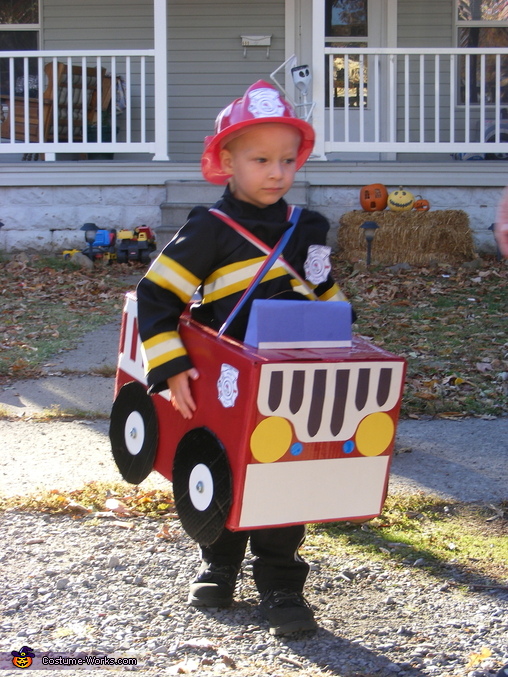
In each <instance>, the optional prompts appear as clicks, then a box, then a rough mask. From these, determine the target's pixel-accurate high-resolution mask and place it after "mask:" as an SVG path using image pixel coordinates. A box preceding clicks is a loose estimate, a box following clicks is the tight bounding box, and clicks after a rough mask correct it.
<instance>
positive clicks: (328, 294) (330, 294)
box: [319, 284, 347, 301]
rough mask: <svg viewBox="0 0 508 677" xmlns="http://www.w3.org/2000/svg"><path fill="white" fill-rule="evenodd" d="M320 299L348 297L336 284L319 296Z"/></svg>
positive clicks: (342, 299) (339, 299) (335, 299)
mask: <svg viewBox="0 0 508 677" xmlns="http://www.w3.org/2000/svg"><path fill="white" fill-rule="evenodd" d="M319 300H320V301H347V298H346V297H345V296H344V294H343V293H342V292H341V290H340V289H339V287H338V286H337V285H336V284H334V285H333V286H332V287H330V289H327V290H326V291H325V292H323V293H322V294H321V296H320V297H319Z"/></svg>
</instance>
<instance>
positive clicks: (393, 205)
mask: <svg viewBox="0 0 508 677" xmlns="http://www.w3.org/2000/svg"><path fill="white" fill-rule="evenodd" d="M414 201H415V197H414V195H413V193H410V192H409V190H406V189H405V188H403V187H402V186H399V187H398V188H397V190H394V191H392V192H391V193H390V195H388V207H389V208H390V209H391V210H392V212H406V211H408V210H409V209H413V204H414Z"/></svg>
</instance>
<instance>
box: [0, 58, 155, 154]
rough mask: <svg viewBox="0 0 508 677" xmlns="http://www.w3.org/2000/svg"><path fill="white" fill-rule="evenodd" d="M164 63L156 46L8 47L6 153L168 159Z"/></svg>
mask: <svg viewBox="0 0 508 677" xmlns="http://www.w3.org/2000/svg"><path fill="white" fill-rule="evenodd" d="M157 63H158V60H157V59H156V58H155V50H154V49H146V50H139V49H136V50H101V51H96V50H80V51H77V50H65V51H62V50H58V51H34V52H22V53H20V52H0V124H1V134H0V137H1V139H0V154H7V153H17V154H19V153H22V154H35V153H38V154H41V153H44V154H45V159H46V160H54V159H55V154H56V153H66V154H68V153H72V154H75V153H78V154H80V155H81V156H82V157H87V156H88V157H89V154H101V156H102V157H104V155H103V154H112V153H135V154H140V153H144V154H147V153H148V154H152V155H153V156H154V157H153V159H161V160H164V159H166V160H167V159H168V157H167V114H166V109H167V101H166V86H165V82H166V80H165V74H164V73H162V74H161V75H162V78H163V82H161V79H162V78H161V77H158V73H157V67H158V66H157ZM156 82H158V83H159V85H161V86H158V87H155V83H156ZM162 84H164V86H162ZM161 99H162V100H161ZM106 157H107V156H106Z"/></svg>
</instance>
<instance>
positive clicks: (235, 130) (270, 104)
mask: <svg viewBox="0 0 508 677" xmlns="http://www.w3.org/2000/svg"><path fill="white" fill-rule="evenodd" d="M267 122H272V123H274V122H278V123H282V124H286V125H291V126H292V127H295V128H296V129H297V130H298V131H299V132H300V135H301V142H300V147H299V149H298V155H297V158H296V168H297V169H300V167H301V166H302V165H303V164H304V162H305V161H306V160H307V158H308V157H309V155H310V154H311V151H312V148H313V147H314V138H315V134H314V130H313V128H312V127H311V125H310V124H309V123H308V122H305V120H301V119H300V118H298V117H296V114H295V111H294V110H293V107H292V106H291V105H290V104H289V103H288V102H287V101H286V100H285V99H283V98H282V96H281V95H280V93H279V90H278V89H276V88H275V87H274V86H273V85H270V84H269V83H268V82H265V81H264V80H258V81H257V82H255V83H254V84H253V85H251V86H250V87H249V88H248V89H247V91H246V92H245V94H244V95H243V96H242V98H240V99H236V100H235V101H233V102H232V103H230V104H229V106H227V107H226V108H224V110H222V111H221V112H220V113H219V115H218V116H217V119H216V120H215V134H214V135H213V136H207V137H205V149H204V151H203V155H202V156H201V171H202V173H203V176H204V177H205V179H206V180H207V181H210V183H217V184H226V183H227V182H228V179H229V178H230V175H229V174H226V173H225V172H223V170H222V168H221V162H220V151H221V150H222V148H224V145H225V143H226V140H227V139H228V137H230V136H231V135H233V134H235V135H236V136H238V135H239V133H241V130H245V131H247V129H248V128H249V127H250V126H251V125H258V124H260V123H267Z"/></svg>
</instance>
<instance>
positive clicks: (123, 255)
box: [116, 251, 127, 263]
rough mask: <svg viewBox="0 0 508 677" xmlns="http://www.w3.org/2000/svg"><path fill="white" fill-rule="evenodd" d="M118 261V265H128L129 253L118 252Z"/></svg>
mask: <svg viewBox="0 0 508 677" xmlns="http://www.w3.org/2000/svg"><path fill="white" fill-rule="evenodd" d="M116 260H117V261H118V263H127V253H126V252H124V251H119V252H117V254H116Z"/></svg>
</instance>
